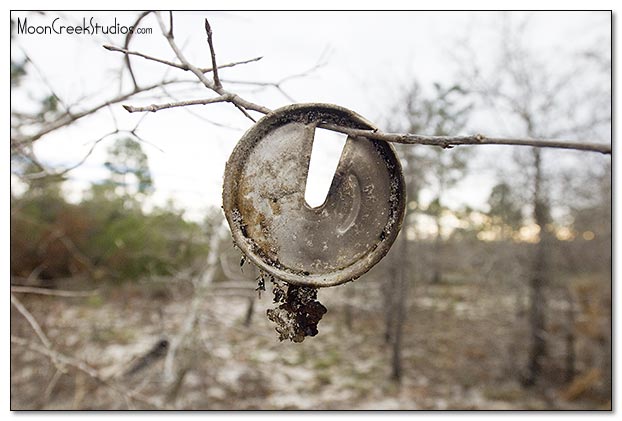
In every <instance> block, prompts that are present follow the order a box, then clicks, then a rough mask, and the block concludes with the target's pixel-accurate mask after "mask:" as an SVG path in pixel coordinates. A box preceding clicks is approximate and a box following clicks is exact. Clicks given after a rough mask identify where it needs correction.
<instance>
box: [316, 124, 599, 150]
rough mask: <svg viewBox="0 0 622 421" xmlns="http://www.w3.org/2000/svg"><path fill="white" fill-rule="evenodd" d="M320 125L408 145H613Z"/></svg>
mask: <svg viewBox="0 0 622 421" xmlns="http://www.w3.org/2000/svg"><path fill="white" fill-rule="evenodd" d="M318 127H322V128H324V129H328V130H333V131H336V132H340V133H345V134H347V135H350V136H361V137H366V138H368V139H375V140H384V141H385V142H392V143H403V144H407V145H433V146H439V147H441V148H444V149H447V148H453V147H454V146H458V145H515V146H535V147H539V148H559V149H575V150H582V151H589V152H600V153H602V154H611V145H605V144H599V143H587V142H574V141H567V140H542V139H513V138H498V137H487V136H484V135H481V134H476V135H473V136H423V135H417V134H410V133H407V134H400V133H383V132H381V131H373V130H361V129H353V128H350V127H344V126H339V125H335V124H319V125H318Z"/></svg>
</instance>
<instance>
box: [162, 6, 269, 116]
mask: <svg viewBox="0 0 622 421" xmlns="http://www.w3.org/2000/svg"><path fill="white" fill-rule="evenodd" d="M156 16H157V18H158V23H159V24H160V29H161V30H162V34H164V36H165V37H166V40H167V41H168V44H169V46H170V47H171V49H172V50H173V52H174V53H175V55H176V56H177V58H178V59H179V61H181V63H182V64H183V65H185V66H186V67H188V69H189V70H190V71H191V72H192V73H194V74H195V75H196V77H197V78H198V79H199V80H200V81H201V83H203V85H205V87H206V88H208V89H211V90H212V91H214V92H216V93H217V94H219V95H225V94H230V95H232V97H231V99H230V100H229V101H228V102H230V103H232V104H233V105H235V106H236V107H237V108H238V109H239V110H240V111H241V112H242V113H243V114H244V115H245V116H246V117H248V118H249V119H251V120H252V121H253V122H254V121H255V119H254V118H253V117H251V116H250V115H249V114H248V112H247V111H246V110H253V111H257V112H260V113H262V114H268V113H269V112H270V111H271V110H270V109H269V108H267V107H264V106H263V105H259V104H254V103H252V102H250V101H247V100H245V99H243V98H241V97H240V96H238V95H236V94H232V93H229V92H227V91H225V90H224V89H223V88H222V87H216V86H215V85H214V83H212V82H211V81H209V80H208V79H207V78H206V77H205V75H204V74H203V72H201V70H200V69H198V68H197V67H195V66H193V65H192V64H190V62H188V60H187V59H186V57H185V56H184V54H183V53H182V52H181V50H180V48H179V46H178V45H177V43H176V42H175V38H174V37H173V36H172V34H170V33H169V31H167V30H166V27H165V25H164V22H163V21H162V17H160V15H159V14H156Z"/></svg>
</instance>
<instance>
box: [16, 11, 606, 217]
mask: <svg viewBox="0 0 622 421" xmlns="http://www.w3.org/2000/svg"><path fill="white" fill-rule="evenodd" d="M514 15H515V17H516V18H520V17H522V16H524V15H525V14H524V13H515V14H514ZM531 15H532V22H531V24H530V27H529V28H530V29H529V32H528V39H529V41H530V45H532V46H533V48H534V49H540V50H541V51H550V52H551V53H552V54H551V56H550V59H551V61H554V60H556V59H557V58H558V57H559V56H560V55H563V54H572V53H573V52H574V51H578V50H579V49H580V48H582V47H583V46H586V45H589V44H590V42H592V41H593V40H594V39H595V37H598V36H602V35H603V34H608V33H609V13H608V12H604V13H603V12H601V13H594V12H591V13H590V12H551V13H545V12H537V13H531ZM25 16H28V21H29V24H31V25H46V24H50V23H51V21H52V19H53V17H54V16H55V15H54V14H53V13H52V14H50V15H47V16H40V15H33V14H25V13H13V14H12V17H13V18H15V19H16V18H17V17H21V18H23V17H25ZM61 16H62V18H61V21H62V22H63V23H64V24H71V23H77V22H78V21H81V19H82V18H83V17H86V18H87V19H88V18H89V17H91V16H95V18H96V20H97V21H98V22H100V23H101V24H105V25H110V24H112V23H113V22H114V19H115V17H116V19H117V21H118V22H119V23H120V24H122V25H128V26H129V25H131V24H132V23H133V21H134V18H135V16H136V13H130V12H115V13H112V12H108V13H93V12H74V13H68V12H66V13H62V14H61ZM205 17H207V18H209V20H210V23H211V25H212V29H213V31H214V42H215V47H216V53H217V59H218V62H219V63H225V62H230V61H237V60H242V59H248V58H252V57H256V56H263V59H262V60H261V61H259V62H256V63H251V64H247V65H243V66H239V67H236V68H231V69H223V70H222V71H221V72H220V74H221V78H222V79H235V80H247V81H272V82H276V81H278V80H280V79H282V78H284V77H287V76H290V75H293V74H298V73H301V72H305V71H306V70H308V69H310V68H312V67H313V66H314V65H315V64H317V63H318V60H320V59H323V60H324V61H325V63H326V64H325V65H324V66H323V67H321V68H319V69H317V70H316V71H314V72H313V73H311V74H310V75H308V76H306V77H304V78H298V79H292V80H290V81H288V82H287V83H286V84H284V85H283V88H284V89H286V91H287V93H288V94H289V95H291V96H292V97H293V98H294V99H295V100H296V101H297V102H329V103H335V104H338V105H341V106H345V107H348V108H350V109H352V110H354V111H356V112H358V113H359V114H361V115H363V116H364V117H366V118H367V119H369V120H371V121H374V122H376V123H377V124H378V125H379V126H380V127H381V128H382V127H383V126H384V124H385V123H386V121H388V120H390V118H391V116H390V110H391V109H392V108H393V106H394V104H395V101H396V100H397V99H398V98H399V96H400V93H401V91H402V89H403V87H404V86H408V85H409V84H410V81H411V80H412V79H413V78H416V79H418V80H419V81H420V82H422V84H423V85H429V84H430V83H432V82H435V81H438V82H447V83H451V82H455V79H454V78H455V75H456V74H457V72H458V67H457V63H456V62H455V60H453V56H454V55H455V54H454V53H455V48H456V42H457V41H458V40H460V39H463V38H465V37H468V38H470V39H471V40H472V44H473V45H474V46H475V47H476V48H477V50H478V53H479V55H478V57H477V58H478V60H480V59H481V60H482V63H484V64H485V63H486V62H487V60H490V57H489V56H488V55H487V47H489V46H490V45H491V43H494V42H498V40H497V39H495V38H494V36H493V34H494V33H495V32H494V31H495V28H497V27H498V25H499V22H500V21H501V19H502V14H501V13H498V12H205V13H203V12H201V13H199V12H196V13H193V12H176V14H175V35H176V39H177V42H178V43H179V44H180V45H182V46H183V48H184V52H185V54H186V56H187V57H188V58H189V60H190V61H191V62H192V63H194V64H195V65H199V66H205V67H207V66H210V59H209V49H208V47H207V45H206V41H205V32H204V29H203V19H204V18H205ZM72 20H73V22H72ZM166 20H167V19H166ZM141 26H148V27H152V28H153V32H154V33H153V34H152V35H136V36H134V39H133V42H132V46H131V49H133V50H138V51H141V52H145V53H148V54H151V55H154V56H157V57H161V58H165V59H169V60H173V57H174V55H173V54H172V52H171V50H170V49H169V47H168V45H167V44H166V42H165V40H164V38H163V37H162V36H161V34H160V29H159V27H158V24H157V22H156V21H155V19H153V18H149V19H147V20H145V21H144V22H142V23H141ZM103 43H112V44H115V45H118V46H122V44H123V37H122V36H111V38H110V39H104V38H102V37H101V36H100V37H93V36H84V35H82V36H78V35H73V36H71V35H66V34H64V35H46V36H42V35H17V36H16V38H15V40H14V42H13V43H12V54H13V56H14V57H16V58H18V57H20V56H21V50H20V49H21V48H23V50H24V51H26V52H27V53H28V54H29V56H30V57H31V58H32V59H33V60H34V61H35V62H36V63H37V65H38V67H39V68H40V69H41V70H42V72H43V73H44V74H45V77H46V78H47V80H48V82H49V84H50V85H51V86H52V87H53V88H54V90H55V91H56V93H57V94H58V95H60V96H61V97H62V98H64V99H65V100H66V101H67V102H68V103H78V105H77V106H76V109H79V108H81V107H82V106H83V105H84V106H87V105H88V104H89V103H92V102H91V101H94V102H96V101H97V100H101V99H102V98H105V97H112V96H115V95H116V94H117V93H118V74H117V73H115V72H114V70H115V69H118V68H119V67H120V63H121V61H122V55H121V54H119V53H113V52H109V51H107V50H105V49H103V48H101V47H99V45H101V44H103ZM553 53H554V54H553ZM132 62H133V64H134V72H135V74H136V76H137V79H138V81H139V83H140V84H148V83H152V82H156V81H158V80H159V79H161V78H162V76H163V75H168V76H169V77H174V76H180V77H185V78H187V79H191V76H192V75H189V74H185V73H184V72H181V71H176V70H175V69H170V68H169V67H167V66H163V65H159V64H157V63H152V62H145V61H144V60H142V59H140V58H134V59H133V60H132ZM124 81H125V82H126V83H125V89H128V88H129V87H130V85H129V84H128V82H129V79H128V78H127V74H126V75H125V79H124ZM24 85H25V86H26V87H27V89H25V90H22V91H20V92H12V101H13V104H12V105H13V107H15V108H23V107H26V106H27V104H28V103H29V101H28V95H33V96H39V95H41V93H42V92H44V89H45V88H44V87H43V85H42V84H41V81H40V78H38V76H37V72H36V71H34V70H33V69H32V68H29V77H28V79H27V82H26V83H25V84H24ZM225 86H226V87H227V88H229V89H230V90H232V91H235V92H238V93H240V95H241V96H243V97H244V98H247V99H249V100H251V101H254V102H257V103H261V104H263V105H266V106H268V107H270V108H277V107H280V106H283V105H287V104H288V103H289V100H288V99H287V98H285V97H284V96H283V95H281V94H280V93H278V92H276V91H275V90H273V89H272V90H271V89H269V88H268V89H266V90H264V91H261V92H255V91H254V88H249V87H246V86H239V85H225ZM93 94H95V95H96V97H95V98H91V100H89V101H88V102H86V101H84V100H83V98H84V97H85V96H87V97H89V96H92V95H93ZM211 96H213V93H211V92H209V91H207V90H206V89H202V88H200V87H197V86H193V87H192V89H190V90H188V89H186V90H184V91H179V92H177V93H176V97H177V98H178V99H190V98H207V97H211ZM169 101H170V100H168V99H166V100H164V102H169ZM154 102H155V103H159V102H163V101H162V100H158V99H145V100H138V99H133V100H129V101H127V102H126V103H127V104H132V105H143V104H150V103H154ZM191 111H192V112H193V113H194V114H191V113H190V112H188V110H182V109H176V110H163V111H159V112H157V113H152V114H149V115H148V116H146V118H145V119H144V120H143V122H142V124H141V126H140V129H139V131H138V133H139V134H140V135H141V137H142V138H143V139H145V140H147V141H148V142H149V143H151V144H153V146H150V145H145V146H144V149H145V152H146V153H147V154H148V156H149V160H150V166H151V170H152V174H153V177H154V180H155V186H156V193H155V194H154V197H153V201H154V203H158V204H162V203H164V202H165V201H166V200H167V199H168V198H173V199H174V201H175V203H176V206H177V207H180V208H184V209H187V210H188V214H187V215H188V216H189V217H192V218H193V219H201V218H202V216H203V212H204V209H205V208H206V207H207V206H210V205H212V206H220V204H221V189H222V176H223V173H224V167H225V163H226V160H227V158H228V157H229V154H230V153H231V151H232V149H233V147H234V146H235V144H236V142H237V140H238V139H239V138H240V137H241V135H242V134H243V132H244V130H246V129H247V128H248V127H250V124H252V123H251V122H250V121H249V120H246V119H245V118H244V117H243V116H242V115H241V114H240V113H239V112H238V111H237V110H235V108H233V107H232V106H230V105H226V104H220V105H209V106H195V107H192V109H191ZM112 114H114V117H115V119H116V121H117V122H118V126H119V128H121V129H130V128H132V127H133V126H134V125H135V124H136V122H137V121H138V120H139V119H140V118H141V117H143V115H140V114H128V113H127V112H125V111H124V110H123V109H122V108H121V104H118V105H116V106H114V107H113V110H112V112H109V111H106V110H104V111H102V112H101V113H99V114H98V115H97V116H94V117H88V118H85V119H83V120H81V121H80V122H79V123H78V124H76V125H74V126H72V127H70V128H69V129H67V130H60V131H57V132H55V133H53V134H52V135H50V136H47V137H45V138H44V139H42V140H40V141H38V142H37V147H36V152H37V154H38V156H39V157H40V159H41V160H43V161H44V162H47V163H50V164H54V165H60V166H63V165H65V166H69V165H71V164H72V163H75V162H77V161H79V160H80V159H81V157H82V156H84V154H85V153H86V151H87V150H88V148H89V147H90V144H89V142H91V141H93V140H95V139H97V138H99V137H100V136H101V135H103V134H105V133H107V132H109V131H111V130H113V129H114V124H113V119H112ZM196 114H198V115H199V116H201V117H203V118H205V119H209V120H211V121H215V122H218V123H222V124H225V125H230V126H232V127H234V129H230V128H221V127H216V126H214V125H212V124H210V123H208V122H206V121H204V120H202V119H200V118H198V117H197V116H196ZM481 124H482V125H480V126H478V127H477V128H471V129H472V131H476V130H477V131H483V130H486V133H487V134H490V135H495V134H498V135H508V134H512V133H508V132H507V131H511V129H512V128H511V127H505V126H503V125H502V127H498V126H494V125H492V124H491V123H490V122H483V123H481ZM470 131H471V130H470ZM112 141H113V138H109V139H108V140H107V141H104V142H101V143H100V144H99V145H98V147H97V149H96V150H95V153H94V154H93V155H92V156H91V157H90V158H89V159H88V161H87V162H86V163H85V164H84V165H83V166H82V167H80V168H79V169H76V170H74V171H72V173H71V177H72V183H68V188H69V190H70V191H71V192H73V195H74V197H78V196H77V195H76V192H78V191H80V189H81V188H84V187H85V186H86V185H88V183H89V182H90V181H93V180H97V179H101V178H102V177H105V176H106V174H107V172H106V170H105V169H104V168H103V166H102V163H103V161H104V158H105V150H106V147H107V146H108V145H110V144H111V143H112ZM477 151H478V152H477V159H476V160H475V162H474V167H475V169H476V171H475V172H474V174H473V175H471V176H469V177H468V178H466V179H465V180H464V181H463V182H462V183H461V184H460V186H459V187H458V188H457V189H455V190H454V191H453V192H451V194H450V195H449V196H448V197H447V203H449V204H452V205H454V206H455V205H460V204H468V205H470V206H473V207H481V206H482V205H483V203H484V201H485V200H486V198H487V197H488V194H489V191H490V188H491V187H492V185H493V184H494V182H495V178H494V176H495V174H496V172H497V170H498V166H499V165H495V163H499V162H503V158H502V157H505V156H507V149H504V147H479V148H478V149H477ZM322 152H323V153H324V154H327V155H329V154H332V155H335V154H338V153H339V149H338V145H337V143H335V146H334V147H333V148H328V149H327V150H324V151H322ZM324 175H325V176H326V175H328V177H329V178H330V177H331V176H332V174H330V171H328V174H324Z"/></svg>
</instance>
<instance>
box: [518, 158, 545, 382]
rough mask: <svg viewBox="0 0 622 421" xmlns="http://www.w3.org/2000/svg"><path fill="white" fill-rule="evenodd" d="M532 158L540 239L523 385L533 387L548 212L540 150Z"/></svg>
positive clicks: (540, 343)
mask: <svg viewBox="0 0 622 421" xmlns="http://www.w3.org/2000/svg"><path fill="white" fill-rule="evenodd" d="M532 152H533V159H534V161H533V162H534V164H533V165H534V170H535V171H534V180H533V183H534V184H533V185H534V194H533V219H534V222H535V224H536V225H537V226H539V227H540V238H539V241H538V243H537V245H536V249H535V256H534V258H533V262H532V270H531V272H532V275H531V278H530V279H529V296H530V307H529V330H530V337H531V338H530V340H531V344H530V348H529V357H528V362H527V375H526V378H525V381H524V383H525V385H527V386H532V385H534V384H535V383H536V382H537V380H538V378H539V376H540V373H541V371H542V359H543V357H544V356H545V354H546V337H545V335H546V331H545V327H546V326H545V323H546V305H547V304H546V297H545V295H544V288H545V286H546V284H547V283H548V279H547V276H548V274H547V271H548V268H549V265H550V263H549V250H548V243H549V241H548V238H549V235H548V232H547V224H548V220H549V215H548V214H549V209H548V205H547V203H546V200H545V196H544V194H543V178H542V157H541V150H540V149H538V148H533V150H532Z"/></svg>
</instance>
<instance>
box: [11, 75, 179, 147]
mask: <svg viewBox="0 0 622 421" xmlns="http://www.w3.org/2000/svg"><path fill="white" fill-rule="evenodd" d="M178 82H180V81H179V80H167V81H160V82H157V83H154V84H151V85H149V86H145V87H143V88H139V89H134V90H132V91H131V92H127V93H124V94H121V95H118V96H116V97H114V98H112V99H109V100H107V101H105V102H102V103H99V104H97V105H95V106H92V107H90V108H87V109H86V110H83V111H80V112H77V113H73V114H65V115H64V116H62V117H60V118H58V119H57V120H55V121H54V122H52V123H51V124H49V125H47V126H45V127H43V128H42V129H41V130H39V131H38V132H37V133H35V134H33V135H30V136H23V137H22V136H19V137H16V138H14V139H11V143H12V144H13V143H31V142H34V141H36V140H38V139H40V138H41V137H43V136H45V135H46V134H48V133H51V132H53V131H54V130H58V129H60V128H62V127H65V126H68V125H70V124H72V123H73V122H75V121H77V120H79V119H81V118H83V117H86V116H88V115H91V114H93V113H95V112H97V111H99V110H101V109H102V108H104V107H107V106H109V105H111V104H117V103H119V102H123V101H125V100H126V99H129V98H131V97H132V96H134V95H136V94H139V93H142V92H146V91H150V90H152V89H155V88H159V87H161V86H162V85H170V84H173V83H178Z"/></svg>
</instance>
